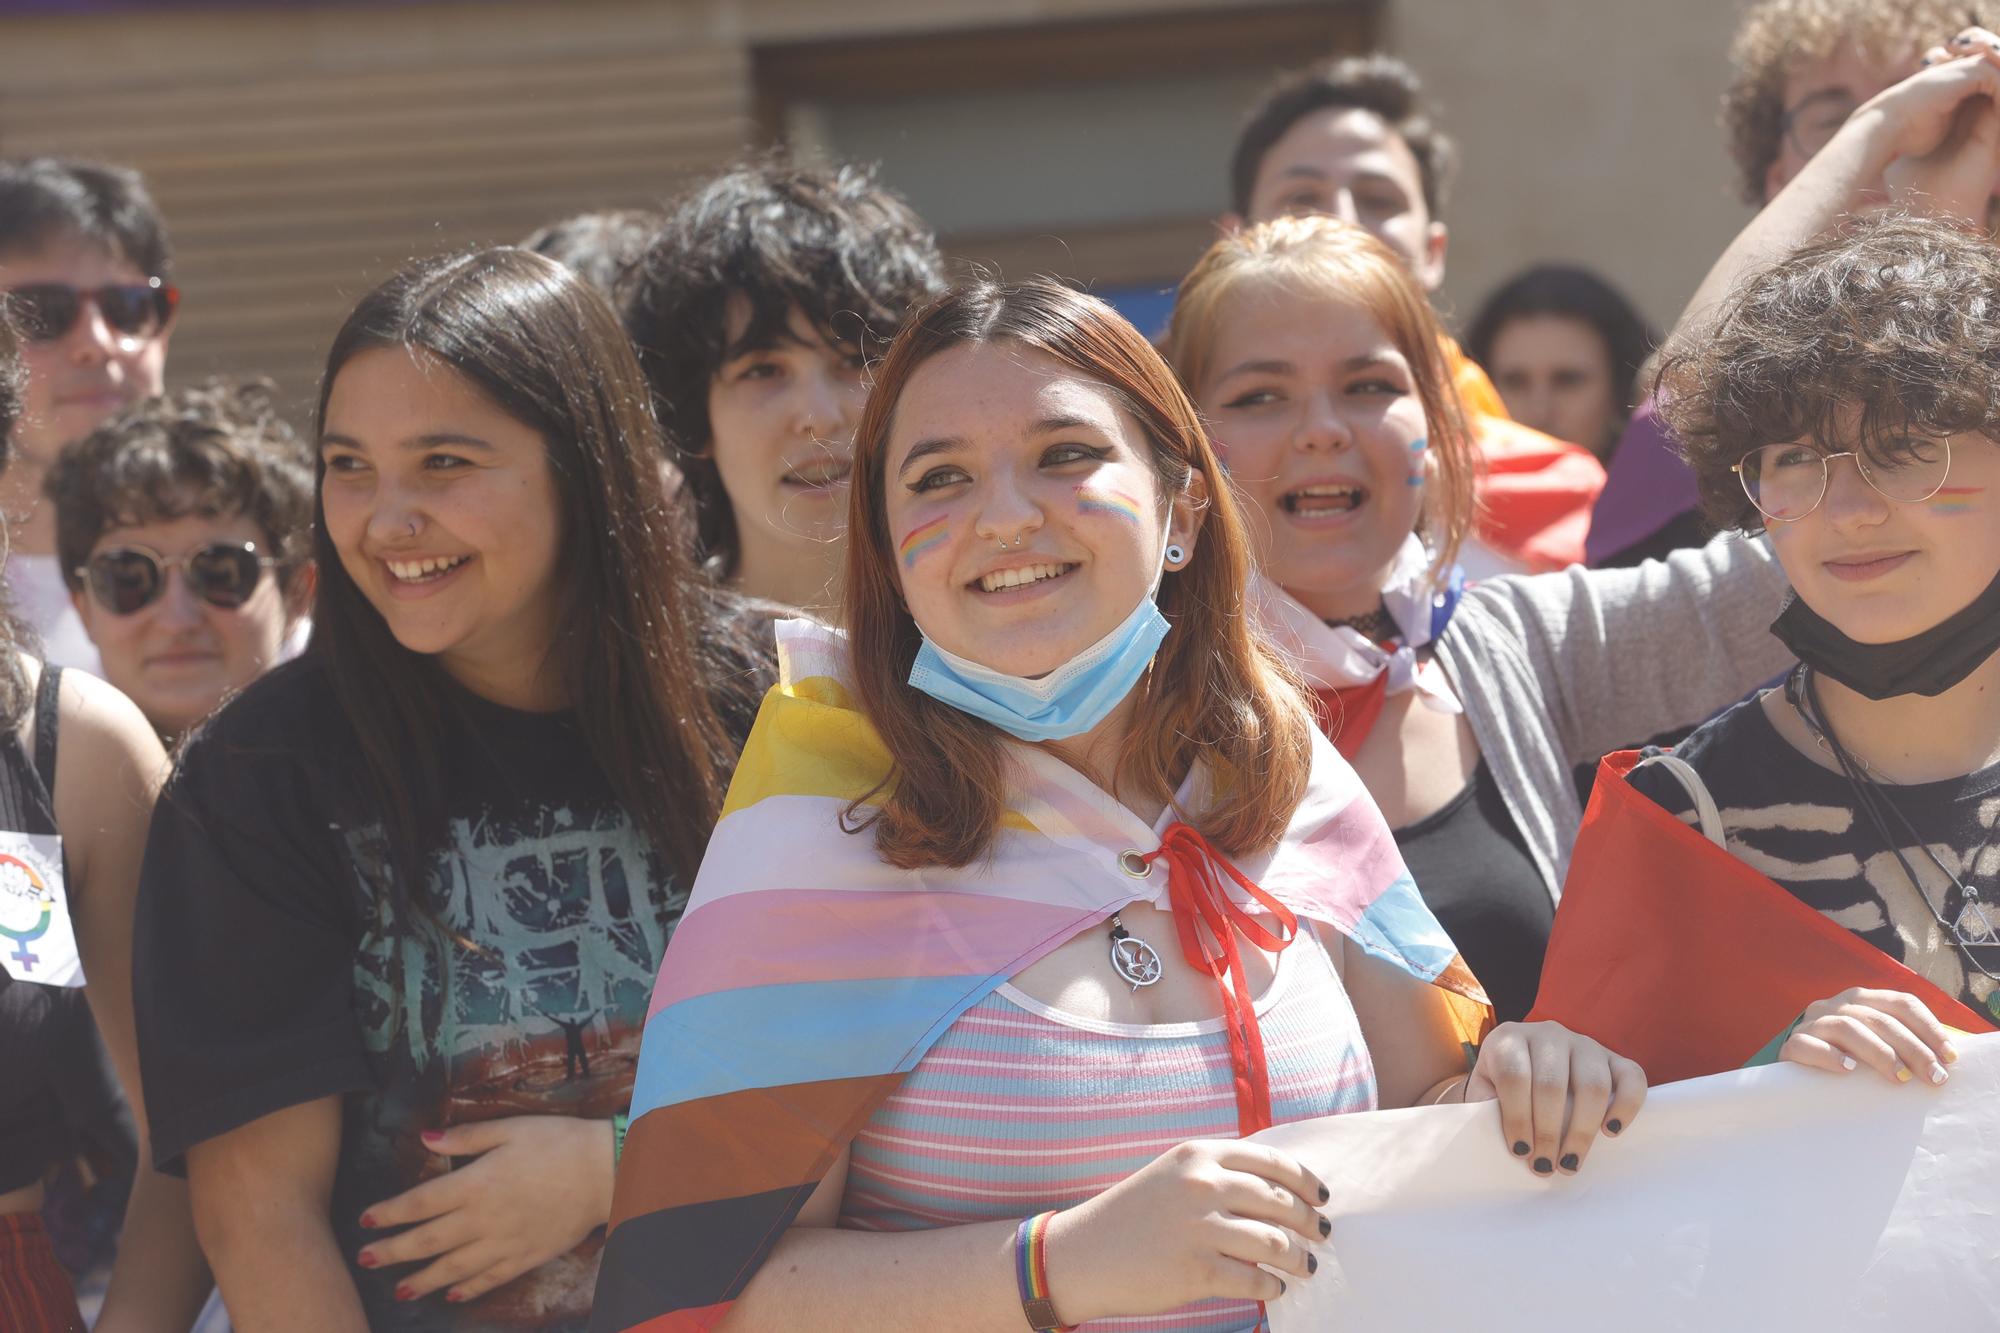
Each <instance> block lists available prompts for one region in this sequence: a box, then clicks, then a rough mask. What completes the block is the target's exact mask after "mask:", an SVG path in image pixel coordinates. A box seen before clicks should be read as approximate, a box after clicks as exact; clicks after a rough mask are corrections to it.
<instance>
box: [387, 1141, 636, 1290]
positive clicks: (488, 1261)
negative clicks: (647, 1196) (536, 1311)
mask: <svg viewBox="0 0 2000 1333" xmlns="http://www.w3.org/2000/svg"><path fill="white" fill-rule="evenodd" d="M421 1137H422V1139H423V1143H424V1147H426V1148H427V1149H429V1150H430V1151H431V1152H434V1153H438V1154H441V1155H443V1156H446V1157H455V1158H460V1159H471V1160H469V1161H462V1162H461V1163H460V1165H459V1166H458V1168H457V1169H456V1170H454V1171H450V1172H448V1173H446V1174H445V1175H442V1176H438V1177H436V1178H434V1179H431V1180H427V1181H425V1182H424V1183H423V1184H421V1185H418V1186H416V1187H415V1188H414V1189H410V1190H405V1191H404V1192H403V1193H401V1194H399V1195H397V1196H396V1197H395V1198H393V1199H385V1200H383V1201H382V1202H381V1203H378V1204H373V1205H371V1206H370V1207H369V1209H368V1211H367V1212H366V1213H365V1214H364V1215H363V1223H362V1224H363V1225H364V1226H373V1227H407V1228H409V1229H408V1230H406V1231H403V1232H401V1233H400V1234H398V1235H395V1236H391V1237H389V1238H388V1239H386V1240H374V1241H370V1242H369V1243H368V1248H367V1249H366V1250H365V1251H363V1253H365V1254H367V1255H368V1256H369V1257H370V1258H372V1259H373V1260H374V1262H375V1263H376V1264H377V1265H392V1264H410V1263H418V1262H421V1261H424V1260H429V1261H430V1262H429V1263H428V1264H426V1265H425V1266H424V1267H423V1268H420V1269H418V1270H417V1271H416V1272H414V1273H412V1274H410V1275H409V1276H408V1277H407V1278H405V1279H404V1280H403V1285H402V1286H401V1287H399V1288H398V1289H397V1291H396V1299H397V1300H420V1299H422V1298H423V1297H426V1296H429V1295H432V1294H433V1293H436V1292H439V1291H443V1290H444V1289H445V1288H450V1292H449V1296H448V1299H450V1300H451V1301H452V1302H453V1303H455V1304H462V1303H465V1302H468V1301H474V1300H477V1299H478V1298H479V1297H481V1296H483V1295H485V1294H486V1293H487V1292H489V1291H491V1290H492V1289H493V1288H495V1287H497V1286H499V1285H500V1284H501V1283H503V1282H509V1281H511V1280H513V1279H514V1278H515V1277H518V1276H519V1275H520V1274H522V1273H525V1272H527V1271H528V1270H529V1269H531V1268H536V1267H539V1266H540V1265H542V1264H544V1263H547V1262H548V1261H549V1260H550V1259H553V1258H555V1257H556V1256H557V1255H560V1254H564V1253H566V1252H568V1251H569V1250H572V1249H574V1248H575V1247H576V1246H577V1245H578V1244H579V1243H580V1242H581V1241H582V1240H583V1238H584V1237H585V1236H588V1235H589V1234H590V1233H591V1232H592V1231H593V1230H595V1229H596V1228H598V1227H601V1226H603V1225H604V1224H605V1223H606V1222H608V1221H609V1220H610V1217H611V1183H612V1177H613V1174H614V1172H613V1160H612V1150H611V1122H610V1121H609V1120H584V1119H578V1118H575V1117H571V1116H514V1117H510V1118H508V1119H505V1120H488V1121H484V1122H482V1123H479V1124H474V1125H458V1126H454V1127H452V1128H450V1129H444V1130H427V1131H425V1132H424V1133H423V1134H422V1135H421ZM357 1262H359V1260H358V1259H357ZM364 1266H365V1265H364ZM405 1291H407V1292H409V1295H407V1296H405V1295H404V1294H403V1293H404V1292H405Z"/></svg>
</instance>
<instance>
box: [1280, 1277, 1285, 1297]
mask: <svg viewBox="0 0 2000 1333" xmlns="http://www.w3.org/2000/svg"><path fill="white" fill-rule="evenodd" d="M1285 1291H1286V1287H1285V1279H1283V1278H1279V1279H1278V1294H1279V1295H1280V1296H1282V1295H1284V1294H1285Z"/></svg>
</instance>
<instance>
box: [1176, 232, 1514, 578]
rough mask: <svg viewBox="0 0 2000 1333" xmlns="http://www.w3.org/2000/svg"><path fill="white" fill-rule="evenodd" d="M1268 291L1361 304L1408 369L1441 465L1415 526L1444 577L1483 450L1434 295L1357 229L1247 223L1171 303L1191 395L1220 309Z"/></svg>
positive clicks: (1210, 253) (1469, 511)
mask: <svg viewBox="0 0 2000 1333" xmlns="http://www.w3.org/2000/svg"><path fill="white" fill-rule="evenodd" d="M1271 292H1282V293H1287V294H1297V295H1305V296H1309V297H1315V298H1321V299H1325V300H1328V301H1341V302H1351V303H1354V304H1356V305H1359V306H1360V307H1361V308H1362V309H1364V310H1366V311H1367V312H1368V313H1369V314H1370V315H1371V316H1373V317H1374V319H1375V322H1376V323H1378V324H1380V325H1381V326H1382V331H1383V332H1385V333H1387V334H1388V335H1389V338H1390V340H1391V341H1392V342H1394V343H1395V344H1396V350H1397V351H1399V352H1401V353H1402V354H1403V359H1404V360H1406V361H1408V362H1409V363H1410V373H1411V376H1412V378H1413V379H1414V380H1415V381H1416V389H1417V401H1418V402H1420V403H1421V404H1423V409H1424V421H1425V426H1426V430H1427V431H1428V435H1429V447H1430V455H1431V457H1433V458H1435V459H1436V460H1437V471H1436V472H1435V473H1434V474H1433V475H1432V476H1431V477H1430V479H1429V480H1428V481H1427V482H1426V483H1425V486H1424V507H1423V513H1422V515H1421V517H1420V518H1419V520H1418V521H1419V524H1420V530H1421V531H1422V532H1423V534H1424V536H1425V537H1426V538H1427V539H1428V544H1429V546H1430V549H1431V554H1432V561H1431V569H1432V572H1433V573H1434V574H1437V575H1442V574H1443V573H1444V572H1445V571H1446V570H1448V569H1450V568H1451V567H1452V565H1453V564H1454V563H1456V562H1457V560H1458V548H1459V547H1460V546H1461V545H1462V544H1463V543H1464V541H1465V539H1466V537H1467V536H1469V535H1470V534H1471V532H1472V526H1473V522H1474V521H1475V520H1476V519H1477V517H1478V501H1477V500H1476V499H1475V498H1474V494H1473V482H1474V481H1475V480H1476V479H1477V477H1478V473H1479V451H1478V447H1477V446H1476V445H1475V444H1474V443H1473V439H1472V429H1471V427H1470V426H1469V425H1467V424H1466V419H1465V409H1464V408H1463V407H1461V406H1460V405H1459V400H1458V389H1457V386H1456V385H1455V384H1454V383H1453V380H1452V372H1451V363H1450V362H1449V361H1447V360H1446V358H1445V352H1444V345H1445V334H1444V329H1443V328H1442V327H1441V326H1440V325H1439V324H1438V319H1437V314H1436V312H1434V311H1433V310H1432V309H1431V303H1430V299H1429V298H1428V297H1426V296H1425V295H1424V290H1423V288H1422V287H1421V286H1419V285H1418V283H1417V280H1416V278H1415V277H1414V276H1412V275H1411V273H1410V270H1409V269H1408V268H1407V267H1405V266H1404V264H1403V261H1402V260H1401V259H1399V258H1397V256H1396V252H1395V251H1393V250H1391V249H1390V248H1389V247H1388V246H1386V245H1384V244H1382V242H1380V241H1378V240H1376V239H1375V238H1374V237H1373V236H1370V235H1369V234H1368V233H1367V232H1366V231H1363V230H1362V229H1361V228H1360V227H1357V226H1355V225H1353V224H1352V223H1348V222H1342V221H1340V220H1339V219H1338V218H1329V217H1281V218H1272V219H1271V220H1270V221H1269V222H1260V223H1258V224H1257V225H1256V226H1254V227H1246V228H1244V229H1243V230H1241V231H1238V232H1236V233H1234V234H1233V235H1229V236H1224V237H1222V238H1220V239H1219V240H1217V241H1216V242H1215V243H1214V244H1213V245H1211V246H1209V247H1208V249H1207V251H1206V252H1205V253H1203V255H1202V257H1201V258H1200V259H1198V260H1196V261H1195V266H1194V267H1193V268H1192V269H1190V270H1189V271H1188V275H1187V276H1186V277H1185V278H1182V279H1181V286H1180V293H1179V295H1178V296H1176V297H1175V299H1174V316H1173V322H1172V324H1171V325H1170V326H1169V327H1168V329H1167V341H1166V353H1167V360H1169V361H1170V362H1172V363H1173V367H1174V369H1175V370H1176V371H1178V372H1179V373H1180V377H1181V382H1182V383H1184V384H1186V385H1187V386H1188V390H1189V392H1198V391H1199V390H1200V386H1201V384H1202V383H1203V381H1205V380H1206V379H1207V378H1208V375H1209V372H1210V370H1211V369H1212V368H1213V362H1214V357H1215V339H1216V329H1217V326H1218V325H1219V324H1220V323H1221V317H1222V308H1223V306H1224V305H1225V304H1227V303H1228V302H1230V301H1231V300H1234V299H1239V298H1241V297H1243V296H1245V295H1247V294H1262V293H1271Z"/></svg>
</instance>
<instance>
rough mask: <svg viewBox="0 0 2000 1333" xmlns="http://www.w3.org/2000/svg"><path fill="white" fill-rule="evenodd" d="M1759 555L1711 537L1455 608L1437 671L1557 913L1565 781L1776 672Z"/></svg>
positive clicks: (1778, 653)
mask: <svg viewBox="0 0 2000 1333" xmlns="http://www.w3.org/2000/svg"><path fill="white" fill-rule="evenodd" d="M1787 586H1788V585H1787V583H1786V581H1785V573H1784V570H1783V569H1781V568H1780V567H1779V565H1778V562H1777V559H1776V558H1775V557H1774V556H1772V554H1771V548H1770V545H1769V543H1768V542H1766V541H1764V540H1762V539H1761V538H1760V539H1757V540H1746V539H1745V538H1742V537H1739V536H1736V535H1734V534H1728V533H1725V534H1724V535H1722V536H1720V537H1717V538H1716V539H1715V540H1714V541H1712V542H1710V543H1709V544H1708V545H1707V546H1704V547H1701V548H1699V549H1691V550H1682V551H1675V552H1673V553H1672V554H1671V555H1669V556H1668V557H1667V558H1666V559H1665V560H1648V561H1647V562H1646V563H1644V564H1642V565H1639V566H1637V567H1636V568H1631V569H1591V570H1587V569H1583V568H1581V567H1580V566H1574V565H1573V566H1571V567H1570V568H1569V569H1566V570H1563V571H1562V572H1560V573H1556V574H1532V575H1507V576H1504V577H1501V578H1496V579H1489V580H1487V581H1486V582H1483V583H1480V584H1479V585H1477V586H1476V587H1474V588H1472V589H1470V590H1469V591H1467V592H1466V594H1465V597H1464V599H1463V600H1462V601H1461V602H1460V603H1459V605H1458V610H1457V612H1456V613H1455V614H1454V615H1453V616H1452V619H1451V624H1450V625H1448V626H1447V627H1446V628H1445V632H1444V636H1443V637H1442V638H1440V639H1439V640H1438V644H1437V661H1438V664H1439V665H1440V666H1442V667H1443V668H1444V671H1445V674H1446V676H1447V677H1448V678H1449V679H1450V681H1451V686H1452V689H1453V690H1454V691H1456V692H1457V694H1458V697H1459V699H1460V700H1461V701H1462V702H1463V703H1464V705H1465V716H1466V721H1467V722H1468V723H1470V724H1471V727H1472V734H1473V737H1474V739H1476V740H1477V741H1478V742H1479V749H1480V753H1481V754H1483V755H1484V756H1485V758H1486V763H1487V766H1488V768H1489V769H1490V770H1491V771H1492V774H1493V778H1494V781H1495V782H1496V783H1497V784H1498V786H1499V788H1500V794H1501V796H1502V798H1503V799H1504V800H1505V801H1506V803H1507V810H1508V813H1510V814H1511V815H1513V816H1514V823H1515V825H1516V826H1517V827H1518V828H1519V829H1520V830H1521V837H1522V839H1523V840H1524V841H1525V842H1526V843H1527V846H1528V852H1529V854H1530V855H1531V856H1532V857H1533V858H1534V861H1535V866H1536V868H1537V869H1538V870H1540V871H1541V873H1542V880H1543V882H1544V883H1545V884H1546V885H1547V886H1548V890H1549V896H1550V897H1551V898H1555V899H1560V898H1561V896H1562V881H1563V876H1564V875H1565V874H1567V873H1568V871H1569V854H1570V847H1571V846H1572V844H1574V843H1575V841H1576V834H1577V828H1578V826H1579V825H1580V824H1581V823H1582V822H1583V809H1582V806H1581V805H1580V804H1579V803H1578V801H1577V797H1576V784H1575V782H1574V781H1573V780H1572V778H1571V771H1572V770H1573V769H1574V768H1575V767H1576V765H1578V764H1581V763H1584V762H1586V761H1589V760H1594V759H1596V758H1597V757H1598V756H1599V755H1601V754H1603V753H1605V752H1606V751H1609V750H1613V749H1617V748H1618V747H1620V746H1625V745H1632V744H1636V743H1638V742H1640V741H1643V740H1645V739H1647V738H1649V737H1652V736H1656V735H1658V734H1660V733H1661V732H1663V731H1668V730H1672V729H1674V728H1677V727H1686V726H1692V725H1694V724H1695V723H1697V722H1700V721H1702V720H1703V719H1705V718H1707V717H1708V716H1710V715H1711V714H1713V713H1715V712H1717V711H1719V710H1720V709H1722V708H1724V707H1727V706H1728V705H1729V704H1732V703H1734V702H1736V700H1738V699H1740V698H1742V697H1743V696H1744V695H1746V694H1748V693H1749V692H1750V691H1751V690H1752V689H1754V688H1756V687H1757V686H1759V685H1761V684H1764V683H1765V682H1767V681H1769V680H1771V679H1772V678H1774V677H1776V676H1777V675H1779V674H1780V673H1781V672H1783V671H1784V670H1785V668H1786V667H1788V666H1789V665H1791V661H1792V657H1791V654H1790V653H1788V652H1786V651H1785V648H1784V646H1783V645H1782V644H1780V643H1779V642H1778V640H1777V639H1776V638H1775V637H1773V636H1772V634H1771V633H1770V628H1769V627H1770V624H1771V621H1772V620H1773V619H1775V618H1776V616H1777V613H1778V607H1779V604H1780V603H1781V602H1782V601H1783V599H1784V594H1785V591H1786V588H1787Z"/></svg>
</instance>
